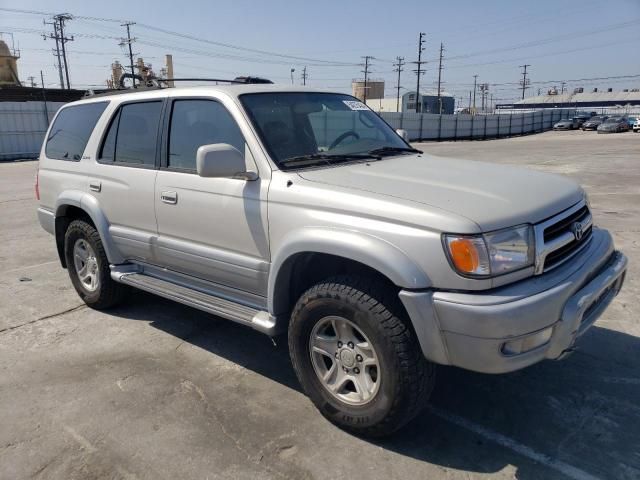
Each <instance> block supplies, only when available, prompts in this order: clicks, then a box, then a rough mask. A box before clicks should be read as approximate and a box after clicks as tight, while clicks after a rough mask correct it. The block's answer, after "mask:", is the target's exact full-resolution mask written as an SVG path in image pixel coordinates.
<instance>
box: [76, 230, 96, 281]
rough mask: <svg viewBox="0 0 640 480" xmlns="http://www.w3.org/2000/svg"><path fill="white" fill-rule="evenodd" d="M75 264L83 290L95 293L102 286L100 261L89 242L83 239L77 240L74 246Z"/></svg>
mask: <svg viewBox="0 0 640 480" xmlns="http://www.w3.org/2000/svg"><path fill="white" fill-rule="evenodd" d="M73 263H74V265H75V267H76V274H77V275H78V280H80V283H81V284H82V286H83V288H85V289H86V290H87V291H89V292H95V291H96V290H97V289H98V287H99V285H100V280H99V279H100V269H99V266H98V259H97V258H96V254H95V252H94V251H93V248H92V247H91V245H90V244H89V242H87V241H86V240H84V239H83V238H80V239H78V240H76V243H75V245H74V246H73Z"/></svg>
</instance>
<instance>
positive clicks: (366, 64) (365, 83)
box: [361, 55, 374, 104]
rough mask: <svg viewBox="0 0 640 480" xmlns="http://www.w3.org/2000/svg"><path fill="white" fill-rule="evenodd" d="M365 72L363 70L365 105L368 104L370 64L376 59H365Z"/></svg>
mask: <svg viewBox="0 0 640 480" xmlns="http://www.w3.org/2000/svg"><path fill="white" fill-rule="evenodd" d="M361 58H364V70H361V72H362V73H364V93H363V94H362V102H363V103H365V104H366V103H367V90H368V88H369V87H368V86H367V84H368V82H369V67H370V63H369V62H371V60H374V58H373V57H372V56H371V55H366V56H364V57H361Z"/></svg>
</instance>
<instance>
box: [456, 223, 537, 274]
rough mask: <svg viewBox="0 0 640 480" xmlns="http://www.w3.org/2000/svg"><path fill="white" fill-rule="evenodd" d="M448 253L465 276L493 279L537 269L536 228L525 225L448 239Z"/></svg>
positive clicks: (457, 268) (459, 271)
mask: <svg viewBox="0 0 640 480" xmlns="http://www.w3.org/2000/svg"><path fill="white" fill-rule="evenodd" d="M444 245H445V251H446V253H447V256H448V258H449V260H450V261H451V264H452V265H453V266H454V268H455V269H456V270H457V271H458V273H461V274H462V275H468V276H474V277H489V276H496V275H501V274H503V273H508V272H512V271H514V270H519V269H521V268H525V267H528V266H530V265H533V260H534V240H533V227H532V226H531V225H522V226H519V227H515V228H508V229H505V230H497V231H495V232H490V233H485V234H482V235H450V234H445V235H444Z"/></svg>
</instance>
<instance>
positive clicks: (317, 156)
mask: <svg viewBox="0 0 640 480" xmlns="http://www.w3.org/2000/svg"><path fill="white" fill-rule="evenodd" d="M367 159H375V160H380V156H379V155H376V154H375V153H372V152H369V153H344V154H328V153H311V154H309V155H299V156H297V157H289V158H285V159H284V160H280V165H282V166H287V167H292V166H295V165H296V164H300V166H305V165H306V164H311V165H313V164H315V163H317V161H318V160H321V161H324V162H325V163H326V164H327V165H333V164H334V163H339V162H344V161H349V160H367Z"/></svg>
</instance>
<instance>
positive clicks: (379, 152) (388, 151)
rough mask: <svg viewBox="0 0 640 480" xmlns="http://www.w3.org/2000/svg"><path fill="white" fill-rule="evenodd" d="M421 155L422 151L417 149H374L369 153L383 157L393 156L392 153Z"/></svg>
mask: <svg viewBox="0 0 640 480" xmlns="http://www.w3.org/2000/svg"><path fill="white" fill-rule="evenodd" d="M403 152H407V153H422V150H418V149H417V148H411V147H381V148H376V149H374V150H370V151H369V153H370V154H372V155H385V154H394V153H403Z"/></svg>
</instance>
